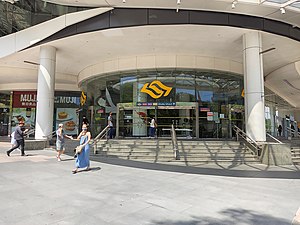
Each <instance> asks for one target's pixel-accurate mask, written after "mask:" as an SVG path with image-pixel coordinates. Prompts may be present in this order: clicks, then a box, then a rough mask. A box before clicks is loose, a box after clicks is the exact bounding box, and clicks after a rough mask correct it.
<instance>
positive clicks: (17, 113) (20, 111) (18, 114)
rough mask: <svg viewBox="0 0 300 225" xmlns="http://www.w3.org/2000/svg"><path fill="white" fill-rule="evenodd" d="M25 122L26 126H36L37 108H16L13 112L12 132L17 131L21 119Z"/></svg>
mask: <svg viewBox="0 0 300 225" xmlns="http://www.w3.org/2000/svg"><path fill="white" fill-rule="evenodd" d="M20 120H23V121H24V122H25V127H26V128H34V126H35V108H14V109H13V113H12V121H11V127H12V132H14V131H15V129H16V126H18V124H19V121H20Z"/></svg>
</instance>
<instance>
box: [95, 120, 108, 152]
mask: <svg viewBox="0 0 300 225" xmlns="http://www.w3.org/2000/svg"><path fill="white" fill-rule="evenodd" d="M108 128H109V125H107V126H106V127H105V128H104V129H103V130H102V131H101V132H100V133H99V134H98V135H97V136H96V137H95V138H94V139H93V143H92V145H94V153H96V151H97V143H98V141H99V140H100V139H102V138H103V137H105V136H107V132H108Z"/></svg>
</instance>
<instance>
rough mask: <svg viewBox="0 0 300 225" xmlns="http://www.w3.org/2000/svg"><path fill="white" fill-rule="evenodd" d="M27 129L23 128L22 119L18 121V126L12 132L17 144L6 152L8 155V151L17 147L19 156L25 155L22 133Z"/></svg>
mask: <svg viewBox="0 0 300 225" xmlns="http://www.w3.org/2000/svg"><path fill="white" fill-rule="evenodd" d="M27 131H28V129H25V127H24V121H19V126H17V128H16V130H15V134H14V138H15V140H16V142H17V144H16V145H15V146H14V147H12V148H11V149H9V150H8V151H7V152H6V154H7V156H10V153H11V152H12V151H13V150H15V149H17V148H19V147H20V149H21V156H26V155H25V151H24V147H25V142H24V134H25V133H26V132H27Z"/></svg>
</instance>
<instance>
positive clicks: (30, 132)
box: [25, 129, 35, 138]
mask: <svg viewBox="0 0 300 225" xmlns="http://www.w3.org/2000/svg"><path fill="white" fill-rule="evenodd" d="M34 133H35V129H29V130H28V131H27V132H26V133H25V135H26V137H27V138H29V136H30V135H32V134H34Z"/></svg>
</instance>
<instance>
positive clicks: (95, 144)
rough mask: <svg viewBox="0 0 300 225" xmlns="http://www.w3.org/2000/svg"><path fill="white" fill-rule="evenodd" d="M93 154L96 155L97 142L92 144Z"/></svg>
mask: <svg viewBox="0 0 300 225" xmlns="http://www.w3.org/2000/svg"><path fill="white" fill-rule="evenodd" d="M94 154H97V142H94Z"/></svg>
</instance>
